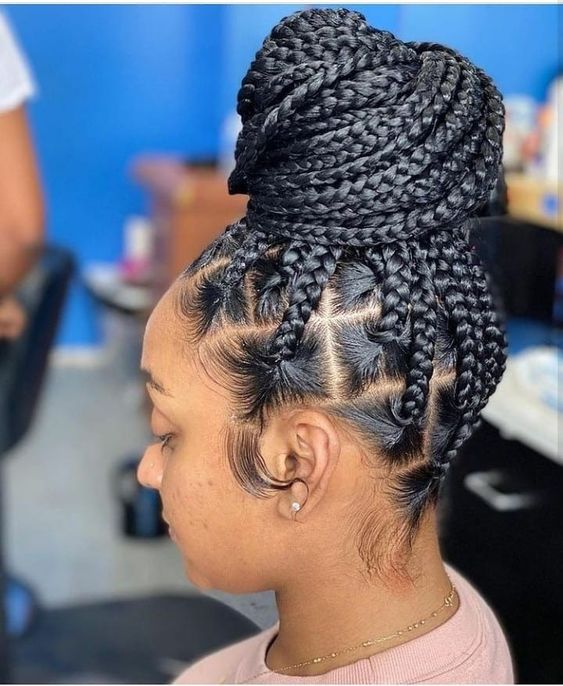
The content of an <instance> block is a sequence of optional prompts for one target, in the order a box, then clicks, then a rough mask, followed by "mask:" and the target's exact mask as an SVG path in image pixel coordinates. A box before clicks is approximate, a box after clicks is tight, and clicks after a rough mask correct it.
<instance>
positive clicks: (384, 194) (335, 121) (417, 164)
mask: <svg viewBox="0 0 563 686" xmlns="http://www.w3.org/2000/svg"><path fill="white" fill-rule="evenodd" d="M237 111H238V113H239V114H240V116H241V120H242V124H243V126H242V131H241V133H240V135H239V138H238V142H237V148H236V161H237V163H236V167H235V169H234V171H233V172H232V174H231V177H230V179H229V191H230V192H231V193H248V194H249V196H250V201H249V203H248V210H247V217H248V221H249V224H250V226H251V227H253V228H256V229H258V230H260V231H263V232H265V233H266V234H269V235H275V236H278V237H282V238H285V239H295V238H297V237H299V236H300V237H301V238H303V239H304V240H311V241H314V242H315V243H321V244H323V245H343V246H350V245H352V246H358V247H368V246H377V245H380V244H382V243H389V242H394V241H397V240H407V239H409V238H411V237H416V236H420V235H421V234H423V233H425V232H427V231H429V230H432V231H433V230H436V229H437V228H439V227H444V228H446V229H447V230H450V231H452V230H454V229H455V227H456V225H457V224H458V223H459V222H463V221H464V220H465V219H467V217H468V216H469V215H470V214H471V213H473V212H475V210H477V209H478V208H479V207H480V206H481V205H482V204H483V203H484V202H485V200H486V199H487V198H488V196H489V194H490V192H491V190H492V189H493V188H494V186H495V184H496V180H497V176H498V168H499V164H500V159H501V138H502V133H503V129H504V116H503V114H504V110H503V105H502V100H501V96H500V94H499V92H498V90H497V89H496V88H495V86H494V85H493V83H492V81H491V79H490V78H489V77H488V76H487V75H486V74H485V73H484V72H483V71H482V70H480V69H478V68H477V67H475V66H474V65H473V64H472V63H471V62H469V61H468V60H467V59H465V58H464V57H462V56H461V55H460V54H459V53H458V52H456V51H455V50H452V49H450V48H447V47H445V46H443V45H439V44H436V43H403V42H401V41H400V40H398V39H396V38H395V37H394V36H393V35H392V34H391V33H389V32H388V31H380V30H377V29H374V28H372V27H371V26H369V25H368V24H367V23H366V21H365V19H364V17H363V16H362V15H361V14H359V13H357V12H351V11H348V10H330V9H328V10H320V9H312V10H306V11H304V12H301V13H298V14H296V15H292V16H291V17H289V18H288V19H286V20H284V21H282V22H281V23H280V24H278V26H276V27H275V28H274V30H273V31H272V33H271V34H270V36H269V37H268V38H267V39H266V40H265V41H264V44H263V46H262V48H261V49H260V51H259V52H258V53H257V55H256V57H255V59H254V61H253V62H252V64H251V66H250V69H249V70H248V73H247V74H246V76H245V77H244V79H243V82H242V86H241V89H240V91H239V95H238V107H237Z"/></svg>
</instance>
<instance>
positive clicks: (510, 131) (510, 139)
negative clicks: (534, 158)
mask: <svg viewBox="0 0 563 686" xmlns="http://www.w3.org/2000/svg"><path fill="white" fill-rule="evenodd" d="M504 106H505V110H506V115H505V120H506V126H505V130H504V136H503V159H502V162H503V166H504V168H505V170H506V171H507V172H520V171H523V169H524V167H525V165H526V161H527V159H526V158H527V155H528V154H529V153H528V148H529V145H530V143H529V140H530V136H531V135H532V134H533V132H534V130H535V127H536V117H537V110H538V104H537V103H536V101H535V100H534V99H533V98H531V97H529V96H528V95H508V96H506V97H505V98H504Z"/></svg>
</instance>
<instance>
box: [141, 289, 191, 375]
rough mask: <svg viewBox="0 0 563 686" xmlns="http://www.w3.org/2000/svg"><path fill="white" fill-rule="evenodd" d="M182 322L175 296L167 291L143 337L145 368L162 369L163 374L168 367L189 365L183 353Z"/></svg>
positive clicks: (148, 323)
mask: <svg viewBox="0 0 563 686" xmlns="http://www.w3.org/2000/svg"><path fill="white" fill-rule="evenodd" d="M180 327H181V322H180V321H179V318H178V315H177V314H176V311H175V308H174V304H173V297H172V295H171V292H170V290H169V291H167V292H166V293H165V294H164V295H163V296H162V298H161V299H160V300H159V302H158V303H157V305H156V307H155V308H154V310H153V311H152V313H151V315H150V317H149V319H148V321H147V324H146V327H145V334H144V337H143V352H142V356H141V366H142V367H143V368H145V369H147V368H149V369H151V370H154V371H155V373H156V368H158V369H159V370H162V374H161V376H162V375H163V374H164V373H165V372H168V368H169V367H170V368H172V369H173V368H176V369H178V367H179V365H183V366H186V367H187V366H188V365H187V360H186V359H185V358H186V356H185V355H183V354H182V351H183V345H184V343H183V339H182V335H181V330H180Z"/></svg>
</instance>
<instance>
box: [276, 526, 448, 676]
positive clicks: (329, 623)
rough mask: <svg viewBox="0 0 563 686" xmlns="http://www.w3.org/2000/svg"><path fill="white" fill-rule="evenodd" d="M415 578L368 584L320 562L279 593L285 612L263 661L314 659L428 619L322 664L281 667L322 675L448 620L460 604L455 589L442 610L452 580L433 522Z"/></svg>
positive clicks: (293, 673)
mask: <svg viewBox="0 0 563 686" xmlns="http://www.w3.org/2000/svg"><path fill="white" fill-rule="evenodd" d="M414 565H415V566H416V574H415V575H414V578H413V584H409V585H408V586H406V587H405V585H402V587H401V589H400V590H399V589H390V588H389V586H388V585H384V584H383V583H381V584H376V583H375V582H374V583H371V584H369V585H368V584H367V583H366V581H365V577H363V576H362V575H361V574H359V573H358V575H357V577H356V576H355V575H353V574H351V573H350V571H346V570H345V569H342V570H337V569H335V568H334V566H333V565H332V564H331V565H330V569H329V568H327V567H323V564H322V560H319V561H318V562H317V565H316V567H315V569H314V570H311V572H310V573H303V570H302V573H301V574H300V582H299V583H293V584H290V585H288V586H287V587H286V588H284V589H283V590H282V591H276V603H277V607H278V614H279V618H280V626H279V631H278V634H277V636H276V637H275V639H274V641H273V642H272V643H271V644H270V647H269V649H268V651H267V655H266V666H267V667H268V668H269V669H271V670H272V671H276V670H277V669H280V668H282V667H287V666H289V665H293V664H296V663H299V662H305V661H308V660H310V659H313V658H314V657H320V656H323V655H328V654H330V653H332V652H336V653H338V652H339V651H341V650H344V649H346V648H350V647H352V646H355V645H357V644H360V643H361V642H363V641H366V640H369V639H374V638H379V637H381V636H387V635H389V634H393V633H395V632H396V631H398V630H400V629H403V628H405V629H406V628H407V627H408V626H409V625H412V624H414V623H415V622H418V621H419V620H421V619H425V618H427V619H425V622H424V624H423V625H420V626H419V627H418V628H417V629H413V630H411V631H408V630H407V632H406V635H405V634H402V635H400V636H398V637H396V638H393V639H391V640H389V641H384V642H383V643H376V644H374V645H371V646H368V647H362V648H360V649H359V650H354V651H347V652H344V653H343V654H342V655H337V656H336V657H335V658H331V659H329V660H326V661H323V662H321V663H318V664H312V665H306V666H302V667H300V668H295V669H292V670H288V671H286V672H283V673H284V674H286V675H288V676H313V675H316V674H324V673H326V672H328V671H330V670H333V669H336V668H337V667H341V666H344V665H347V664H350V663H352V662H355V661H357V660H359V659H362V658H366V657H369V656H370V655H374V654H376V653H378V652H381V651H382V650H387V649H388V648H391V647H393V646H395V645H399V644H401V643H404V642H405V641H408V640H411V639H414V638H416V637H417V636H421V635H422V634H424V633H427V632H428V631H431V630H432V629H433V628H436V627H437V626H439V625H440V624H442V623H444V622H445V621H447V619H449V618H450V617H451V616H452V615H453V614H454V613H455V612H456V611H457V608H458V598H457V594H454V599H453V600H454V602H453V605H452V606H451V607H445V608H443V609H442V610H440V612H438V614H437V615H436V616H435V617H432V612H433V611H435V610H437V609H438V608H439V607H440V606H441V605H442V604H443V602H444V598H445V597H446V596H447V595H448V593H449V592H450V588H451V586H450V580H449V579H448V576H447V573H446V569H445V567H444V563H443V560H442V557H441V554H440V549H439V544H438V539H437V536H436V532H435V528H434V527H432V526H431V527H430V530H428V529H427V531H425V532H424V535H421V536H420V543H419V545H418V546H417V551H416V556H415V554H414V553H413V558H412V565H411V566H413V568H414Z"/></svg>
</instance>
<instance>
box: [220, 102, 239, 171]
mask: <svg viewBox="0 0 563 686" xmlns="http://www.w3.org/2000/svg"><path fill="white" fill-rule="evenodd" d="M241 128H242V122H241V120H240V116H239V114H238V113H237V112H236V111H234V110H233V111H232V112H231V113H230V114H228V115H227V117H225V120H224V121H223V126H222V127H221V140H220V148H219V167H220V169H221V171H222V172H223V174H224V175H225V176H226V177H228V176H229V174H230V173H231V172H232V171H233V169H234V168H235V146H236V142H237V138H238V134H239V131H240V130H241Z"/></svg>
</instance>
